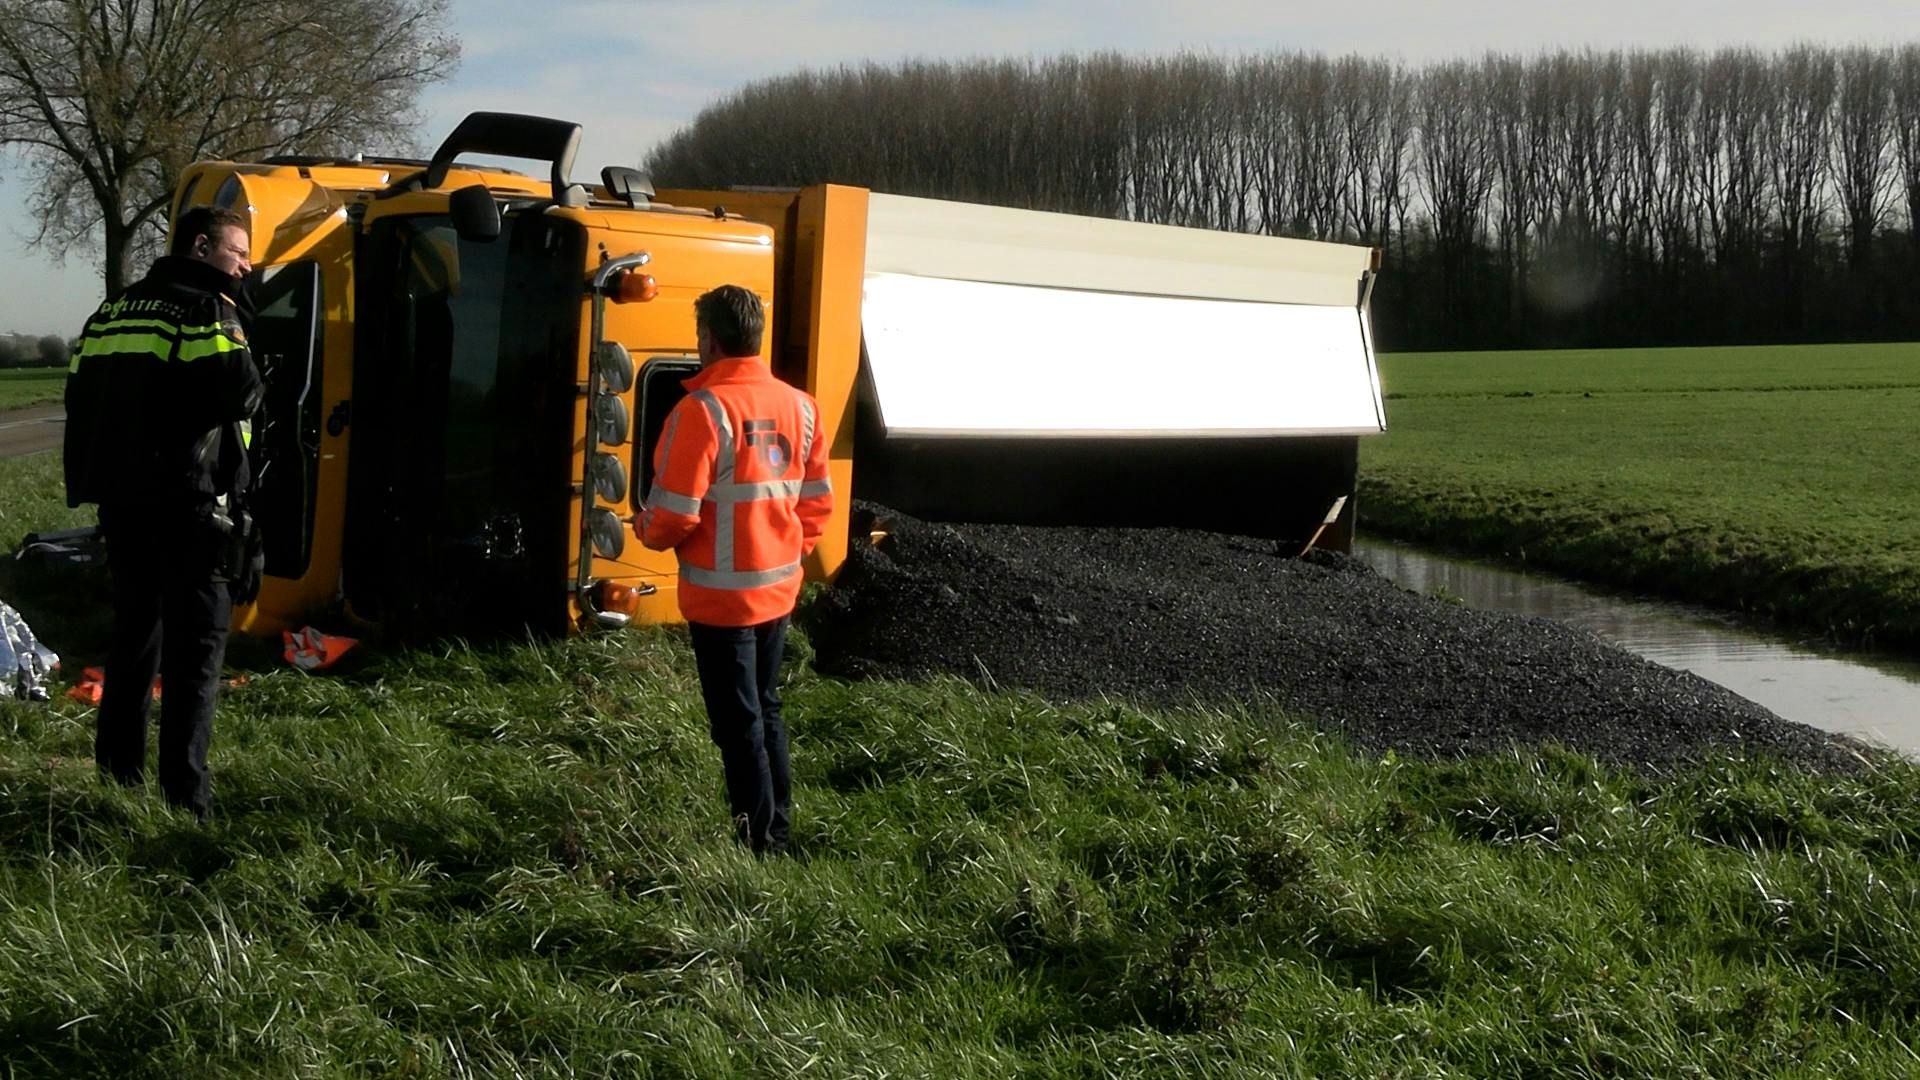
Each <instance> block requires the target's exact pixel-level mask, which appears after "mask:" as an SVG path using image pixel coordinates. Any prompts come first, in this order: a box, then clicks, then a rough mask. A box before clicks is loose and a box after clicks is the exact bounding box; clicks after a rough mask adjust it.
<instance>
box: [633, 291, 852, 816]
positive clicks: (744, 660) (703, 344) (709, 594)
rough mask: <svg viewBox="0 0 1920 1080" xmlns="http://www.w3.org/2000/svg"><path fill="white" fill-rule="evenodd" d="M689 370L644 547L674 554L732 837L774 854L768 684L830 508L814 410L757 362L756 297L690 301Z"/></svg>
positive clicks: (777, 790) (782, 787)
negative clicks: (804, 563) (693, 343)
mask: <svg viewBox="0 0 1920 1080" xmlns="http://www.w3.org/2000/svg"><path fill="white" fill-rule="evenodd" d="M693 311H694V326H695V335H696V340H697V341H698V343H699V346H698V347H699V350H700V372H699V374H697V375H695V376H694V377H693V378H691V379H688V380H687V381H686V383H685V386H686V388H687V396H686V397H685V398H684V399H682V400H681V401H680V403H679V404H677V405H675V406H674V408H673V411H672V412H671V413H669V414H668V415H667V421H666V425H665V426H664V427H663V428H662V430H661V433H660V441H659V443H658V444H657V445H656V449H655V451H654V482H653V490H652V491H651V492H649V493H648V496H647V503H646V508H645V510H644V511H642V513H641V514H640V516H639V517H638V519H636V521H635V523H634V531H635V532H636V533H638V534H639V537H640V541H641V543H643V544H645V545H646V546H647V547H650V548H654V549H656V550H667V549H669V548H671V549H672V550H673V551H674V553H675V554H676V555H677V556H679V562H680V575H679V600H680V611H681V613H682V614H683V615H685V616H686V617H687V623H688V629H689V630H690V631H691V633H692V637H693V656H694V663H695V666H696V667H697V668H698V670H699V673H700V693H701V696H702V698H703V699H704V700H705V702H706V706H707V721H708V728H709V732H710V734H711V736H712V738H713V742H714V745H715V746H718V747H719V748H720V760H721V764H722V766H723V768H724V771H725V774H726V783H727V801H728V803H729V804H730V807H731V809H732V812H733V820H734V831H735V836H736V838H737V839H739V840H740V841H741V842H743V843H747V844H750V845H751V846H752V848H753V850H754V851H755V852H756V853H759V854H779V853H781V852H782V851H784V850H785V848H786V845H787V837H788V833H789V830H790V827H791V819H792V806H793V799H792V783H791V780H790V778H789V775H788V767H787V729H786V725H785V722H784V721H783V720H782V719H781V715H780V694H779V691H778V680H779V673H780V658H781V652H782V649H783V648H784V646H785V643H786V634H787V620H788V617H789V616H790V615H792V613H793V605H794V601H795V600H796V599H797V598H798V597H799V594H800V582H801V569H800V562H801V560H802V559H803V558H805V557H806V555H807V554H808V553H809V552H811V551H812V550H813V547H814V544H815V543H816V542H818V541H819V539H820V532H821V529H822V528H824V527H825V524H826V520H827V517H828V515H829V514H830V513H831V512H832V509H833V492H832V489H831V487H830V486H829V484H828V480H827V445H826V444H827V439H828V435H827V434H826V433H825V432H822V431H821V430H820V406H819V405H818V404H817V403H816V402H815V401H814V400H813V398H811V397H809V396H808V395H807V394H806V393H804V392H802V391H800V390H796V389H794V388H793V387H791V386H788V385H787V384H786V383H783V382H781V381H780V380H778V379H776V378H774V377H773V372H772V371H771V370H769V369H768V367H767V365H766V363H765V362H764V361H762V360H761V359H760V339H761V334H762V330H763V328H764V326H765V316H764V315H763V313H762V310H761V306H760V298H759V297H757V296H755V295H754V294H753V292H752V291H751V290H749V289H744V288H741V287H740V286H738V285H722V286H720V287H719V288H717V289H714V290H712V291H711V292H708V293H706V294H705V295H703V296H701V297H700V298H699V299H698V300H696V301H694V305H693Z"/></svg>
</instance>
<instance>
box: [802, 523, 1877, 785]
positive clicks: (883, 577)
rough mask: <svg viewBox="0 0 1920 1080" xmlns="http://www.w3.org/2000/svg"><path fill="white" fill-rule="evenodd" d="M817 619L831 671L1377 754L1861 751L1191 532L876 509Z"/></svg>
mask: <svg viewBox="0 0 1920 1080" xmlns="http://www.w3.org/2000/svg"><path fill="white" fill-rule="evenodd" d="M855 525H856V530H855V534H854V535H855V536H858V537H865V536H866V535H867V533H868V530H869V529H870V528H871V529H882V530H885V532H886V536H885V537H884V538H883V539H881V540H879V541H878V542H877V543H874V544H872V545H868V544H865V543H857V544H855V545H854V550H853V551H851V552H850V553H849V556H848V560H847V563H846V565H845V566H844V568H843V569H842V570H841V573H840V575H839V578H838V580H837V581H836V582H835V584H834V585H833V586H832V587H831V588H830V589H828V590H827V591H826V592H825V593H824V594H823V595H822V596H820V597H819V598H818V599H817V600H816V601H815V602H814V603H813V604H812V605H810V606H809V608H808V609H807V610H806V611H805V612H804V613H803V623H804V625H805V626H806V628H807V632H808V636H809V639H810V640H811V642H812V644H813V648H814V654H815V659H814V664H815V667H816V668H817V669H819V670H821V671H823V672H825V673H827V674H829V675H835V676H839V677H845V678H905V679H913V678H920V677H924V676H927V675H931V674H936V673H948V674H952V675H957V676H960V677H962V678H966V679H969V680H972V681H975V682H977V683H981V684H983V685H988V686H996V687H1001V688H1016V687H1017V688H1023V689H1028V690H1033V691H1036V692H1039V693H1041V694H1044V695H1046V696H1049V697H1054V698H1061V699H1070V700H1071V699H1095V698H1114V699H1122V700H1129V701H1136V702H1141V703H1145V704H1174V705H1179V704H1192V703H1201V704H1215V705H1233V704H1236V703H1246V702H1274V703H1277V704H1279V705H1280V706H1281V707H1282V708H1284V709H1285V710H1286V711H1288V712H1289V713H1291V714H1292V715H1294V716H1297V717H1299V718H1301V719H1303V720H1307V721H1309V722H1312V723H1313V724H1315V725H1316V726H1317V727H1318V729H1319V730H1321V731H1323V732H1326V733H1328V734H1332V735H1337V736H1339V737H1342V738H1344V739H1345V740H1347V741H1348V742H1349V743H1350V744H1352V745H1354V746H1355V747H1357V748H1360V749H1361V750H1363V751H1366V752H1371V753H1379V752H1384V751H1386V750H1388V749H1392V750H1393V751H1395V752H1396V753H1401V754H1410V755H1415V756H1421V757H1429V758H1432V757H1458V756H1465V755H1472V754H1478V753H1485V752H1498V751H1502V750H1505V749H1507V748H1510V747H1513V746H1540V745H1547V744H1558V745H1560V746H1564V747H1566V748H1569V749H1571V750H1574V751H1576V752H1579V753H1584V754H1588V755H1591V756H1593V757H1594V758H1596V759H1597V760H1600V761H1603V762H1607V763H1609V764H1617V765H1636V766H1641V767H1648V768H1652V769H1655V770H1662V769H1664V768H1667V767H1671V766H1674V765H1678V764H1681V763H1685V762H1689V761H1701V760H1709V759H1718V758H1724V757H1727V756H1729V755H1733V756H1751V755H1756V754H1758V755H1764V756H1767V757H1771V758H1775V759H1779V760H1782V761H1784V762H1787V763H1790V764H1797V765H1801V766H1804V767H1808V768H1812V769H1818V770H1823V771H1824V770H1828V769H1836V768H1837V769H1846V768H1857V767H1859V765H1860V762H1861V758H1860V757H1859V755H1858V754H1857V752H1856V748H1854V747H1853V746H1852V745H1851V744H1849V743H1848V742H1846V741H1845V740H1843V739H1840V738H1837V737H1835V736H1832V735H1829V734H1826V733H1824V732H1821V731H1818V730H1816V729H1814V728H1810V727H1807V726H1805V725H1802V724H1796V723H1792V722H1789V721H1786V720H1782V719H1781V718H1779V717H1777V716H1775V715H1774V714H1773V713H1771V712H1769V711H1768V710H1766V709H1763V708H1761V707H1760V706H1758V705H1756V704H1754V703H1752V702H1750V701H1748V700H1746V699H1745V698H1742V697H1739V696H1738V695H1736V694H1733V693H1732V692H1730V691H1728V690H1726V689H1724V688H1723V687H1720V686H1718V685H1716V684H1714V683H1710V682H1707V681H1706V680H1704V679H1701V678H1699V677H1697V676H1695V675H1692V674H1689V673H1686V672H1681V671H1675V670H1673V669H1670V668H1666V667H1662V666H1660V665H1659V664H1655V663H1653V662H1651V661H1649V660H1645V659H1643V658H1641V657H1638V656H1635V655H1633V654H1631V653H1628V652H1626V651H1624V650H1622V649H1620V648H1618V647H1616V646H1614V645H1611V644H1608V643H1607V642H1605V641H1603V640H1601V639H1600V638H1598V637H1596V636H1594V635H1593V634H1591V633H1589V632H1587V631H1584V630H1579V629H1575V628H1572V627H1568V626H1565V625H1562V624H1560V623H1555V622H1552V621H1548V620H1544V619H1538V618H1530V617H1525V616H1519V615H1510V614H1504V613H1498V612H1488V611H1480V610H1475V609H1472V608H1468V607H1465V606H1463V605H1460V604H1457V603H1450V602H1447V601H1445V600H1441V599H1436V598H1433V597H1429V596H1423V595H1420V594H1418V593H1414V592H1411V591H1408V590H1406V589H1403V588H1400V587H1399V586H1397V585H1395V584H1394V583H1392V582H1390V581H1388V580H1387V579H1386V578H1384V577H1381V576H1380V575H1378V574H1376V573H1375V572H1374V571H1373V570H1372V569H1371V568H1369V567H1367V566H1366V565H1365V564H1364V563H1362V562H1360V561H1359V560H1357V559H1353V558H1350V557H1347V556H1344V555H1340V554H1337V553H1333V552H1319V551H1316V552H1313V553H1310V554H1309V555H1308V556H1307V557H1306V558H1293V557H1290V556H1291V555H1293V554H1297V552H1286V553H1282V552H1280V551H1278V550H1277V549H1276V546H1275V544H1274V543H1273V542H1271V541H1265V540H1256V539H1250V538H1246V537H1237V536H1226V535H1219V534H1214V533H1205V532H1194V531H1186V530H1178V529H1123V528H1038V527H1029V526H1010V525H947V524H939V523H934V522H924V521H918V520H915V519H913V518H910V517H907V516H905V515H902V514H898V513H895V512H893V511H890V510H887V509H885V508H882V507H876V506H873V505H871V504H856V507H855Z"/></svg>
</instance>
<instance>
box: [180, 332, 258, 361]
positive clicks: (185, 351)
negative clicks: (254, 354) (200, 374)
mask: <svg viewBox="0 0 1920 1080" xmlns="http://www.w3.org/2000/svg"><path fill="white" fill-rule="evenodd" d="M244 348H246V346H245V345H244V344H242V343H240V342H238V341H235V340H233V339H232V338H230V337H228V336H227V335H225V334H215V335H213V337H211V338H209V339H207V340H204V341H182V342H181V343H180V359H182V360H198V359H200V358H201V357H204V356H217V355H219V354H220V353H230V352H238V351H239V350H241V349H244Z"/></svg>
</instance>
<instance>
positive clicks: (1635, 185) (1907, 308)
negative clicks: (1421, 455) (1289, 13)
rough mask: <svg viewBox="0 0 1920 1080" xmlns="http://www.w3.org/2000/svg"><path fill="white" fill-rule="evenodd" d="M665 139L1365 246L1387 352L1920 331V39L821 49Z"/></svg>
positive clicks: (682, 160)
mask: <svg viewBox="0 0 1920 1080" xmlns="http://www.w3.org/2000/svg"><path fill="white" fill-rule="evenodd" d="M648 164H649V167H650V169H651V170H652V171H653V172H654V173H655V175H656V177H657V178H658V179H660V180H661V181H662V182H664V183H668V184H671V185H688V186H726V185H730V184H805V183H813V182H818V181H827V180H831V181H839V182H844V183H855V184H862V185H866V186H870V187H874V188H877V189H881V190H887V191H894V192H899V193H902V194H925V195H938V196H942V197H946V198H958V199H966V200H974V201H980V202H991V203H998V204H1003V205H1011V206H1023V207H1032V208H1038V209H1047V210H1062V211H1068V212H1073V213H1083V214H1097V215H1104V216H1112V217H1125V218H1132V219H1136V220H1144V221H1156V222H1165V223H1172V224H1181V225H1195V226H1203V227H1209V228H1218V229H1230V230H1238V231H1246V232H1262V233H1273V234H1281V235H1289V236H1307V237H1314V238H1320V239H1333V240H1343V241H1349V242H1355V243H1365V244H1371V245H1374V246H1376V247H1381V248H1384V249H1386V251H1387V256H1388V260H1389V267H1390V270H1391V272H1390V273H1389V274H1388V275H1387V276H1386V277H1385V278H1383V281H1382V285H1381V289H1382V292H1381V293H1380V294H1378V302H1377V308H1376V310H1377V315H1378V318H1379V326H1380V333H1381V338H1382V341H1383V344H1387V345H1390V346H1392V347H1398V348H1450V347H1488V346H1526V345H1547V344H1612V345H1620V344H1647V343H1660V342H1721V341H1728V342H1730V341H1759V340H1812V339H1834V338H1853V339H1876V338H1877V339H1886V338H1912V337H1916V336H1920V290H1915V289H1914V288H1913V286H1912V284H1911V282H1912V281H1913V280H1914V276H1915V274H1916V273H1920V230H1916V229H1915V227H1914V225H1915V222H1916V220H1920V44H1911V45H1903V46H1889V47H1880V48H1869V47H1856V48H1845V49H1836V48H1825V47H1819V46H1812V45H1807V46H1798V47H1795V48H1791V49H1786V50H1782V51H1779V52H1774V53H1762V52H1757V51H1754V50H1749V49H1728V50H1722V51H1718V52H1713V53H1703V52H1698V51H1693V50H1687V49H1673V50H1664V51H1632V52H1618V51H1616V52H1604V53H1603V52H1592V51H1587V52H1557V53H1546V54H1540V55H1534V56H1516V55H1503V54H1492V55H1488V56H1486V57H1484V58H1482V59H1479V60H1475V61H1453V62H1447V63H1437V64H1432V65H1429V66H1426V67H1421V68H1410V67H1407V66H1405V65H1403V64H1400V63H1396V62H1393V61H1387V60H1380V59H1370V58H1365V57H1357V56H1353V57H1344V58H1328V57H1325V56H1320V55H1314V54H1300V53H1276V54H1267V55H1259V56H1249V57H1240V58H1225V57H1215V56H1200V55H1176V56H1169V57H1158V58H1142V57H1127V56H1121V55H1116V54H1096V55H1091V56H1079V57H1061V58H1056V59H1049V60H1003V61H985V62H971V63H944V62H925V61H916V62H910V63H905V64H901V65H898V66H893V67H882V66H877V65H866V66H859V67H847V68H840V69H835V70H829V71H802V72H798V73H795V74H791V75H786V76H782V77H778V78H773V79H768V80H764V81H761V82H757V83H753V84H750V85H748V86H746V87H744V88H742V89H741V90H739V91H738V92H736V93H735V94H733V95H731V96H730V97H728V98H726V99H724V100H722V101H720V102H718V103H716V104H715V105H713V106H712V107H710V108H709V109H707V110H706V111H705V112H703V113H702V114H701V115H700V116H699V117H698V118H697V119H696V120H695V122H694V123H693V124H691V125H689V126H688V127H687V128H685V129H683V130H681V131H680V132H678V133H677V134H675V136H674V137H673V138H671V139H669V140H668V141H667V142H665V143H663V144H662V145H661V146H660V147H658V148H657V149H656V150H655V151H654V153H653V154H652V156H651V157H650V159H649V162H648Z"/></svg>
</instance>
